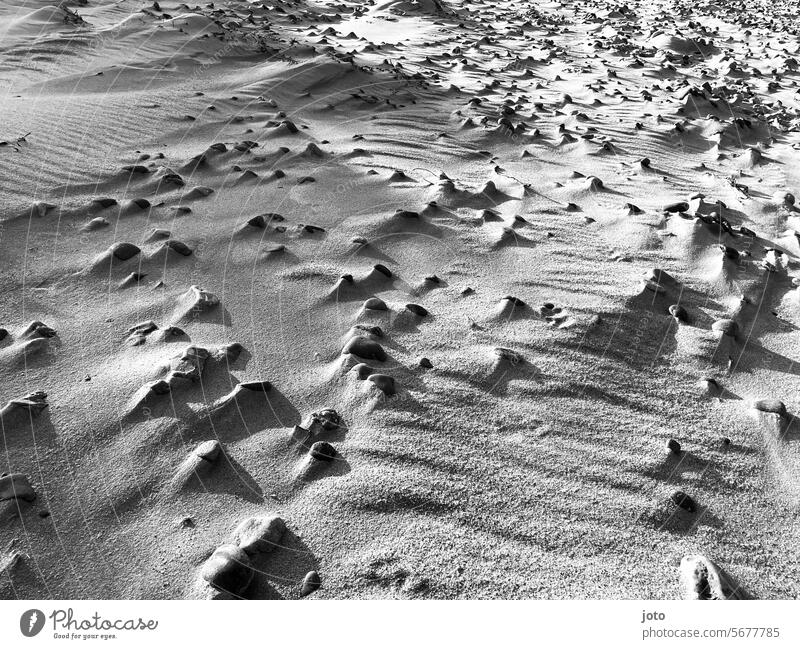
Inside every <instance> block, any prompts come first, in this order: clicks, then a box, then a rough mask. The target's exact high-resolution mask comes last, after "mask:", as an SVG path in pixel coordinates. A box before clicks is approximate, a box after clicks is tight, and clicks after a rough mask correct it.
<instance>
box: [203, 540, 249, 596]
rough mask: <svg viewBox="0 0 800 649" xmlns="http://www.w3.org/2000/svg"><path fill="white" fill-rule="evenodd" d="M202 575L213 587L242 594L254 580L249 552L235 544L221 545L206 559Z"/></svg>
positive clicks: (233, 593)
mask: <svg viewBox="0 0 800 649" xmlns="http://www.w3.org/2000/svg"><path fill="white" fill-rule="evenodd" d="M200 574H201V576H202V577H203V579H205V580H206V581H207V582H208V583H209V584H210V585H211V586H212V587H214V588H216V589H217V590H219V591H222V592H225V593H230V594H232V595H241V594H242V593H244V591H245V590H247V587H248V586H249V585H250V582H252V581H253V575H254V572H253V566H252V565H251V564H250V558H249V557H248V556H247V553H246V552H245V551H244V550H242V549H241V548H240V547H238V546H235V545H221V546H219V547H218V548H217V549H216V550H214V553H213V554H212V555H211V556H210V557H209V558H208V559H207V560H206V562H205V563H204V564H203V568H202V570H201V573H200Z"/></svg>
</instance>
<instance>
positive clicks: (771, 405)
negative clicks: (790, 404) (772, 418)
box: [753, 399, 786, 417]
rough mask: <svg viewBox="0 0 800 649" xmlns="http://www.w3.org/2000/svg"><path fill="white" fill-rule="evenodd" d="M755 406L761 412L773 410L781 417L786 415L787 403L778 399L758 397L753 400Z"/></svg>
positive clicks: (772, 411)
mask: <svg viewBox="0 0 800 649" xmlns="http://www.w3.org/2000/svg"><path fill="white" fill-rule="evenodd" d="M753 408H755V409H756V410H760V411H761V412H771V413H773V414H776V415H780V416H781V417H785V416H786V405H785V404H784V403H783V401H779V400H778V399H758V400H756V401H754V402H753Z"/></svg>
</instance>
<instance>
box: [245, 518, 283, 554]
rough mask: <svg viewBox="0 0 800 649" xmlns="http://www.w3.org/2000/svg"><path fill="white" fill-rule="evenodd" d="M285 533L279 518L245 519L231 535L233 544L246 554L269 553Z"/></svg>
mask: <svg viewBox="0 0 800 649" xmlns="http://www.w3.org/2000/svg"><path fill="white" fill-rule="evenodd" d="M285 531H286V523H284V522H283V519H282V518H281V517H280V516H262V517H251V518H246V519H245V520H243V521H242V522H241V523H239V526H238V527H237V528H236V531H235V532H234V533H233V537H234V542H235V543H236V545H237V546H239V548H240V549H241V550H243V551H244V552H246V553H247V554H255V553H257V552H271V551H272V549H273V548H274V547H275V546H276V545H277V544H278V543H279V542H280V540H281V538H282V537H283V533H284V532H285Z"/></svg>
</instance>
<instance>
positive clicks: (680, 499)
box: [672, 491, 697, 512]
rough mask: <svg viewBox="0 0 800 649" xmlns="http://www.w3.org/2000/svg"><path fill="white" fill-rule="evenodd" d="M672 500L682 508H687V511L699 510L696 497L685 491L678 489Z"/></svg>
mask: <svg viewBox="0 0 800 649" xmlns="http://www.w3.org/2000/svg"><path fill="white" fill-rule="evenodd" d="M672 502H674V503H675V504H676V505H677V506H678V507H680V508H681V509H685V510H686V511H687V512H696V511H697V503H696V502H695V501H694V498H692V497H691V496H690V495H689V494H687V493H684V492H683V491H676V492H675V493H674V494H672Z"/></svg>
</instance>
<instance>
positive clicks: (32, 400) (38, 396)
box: [0, 390, 48, 424]
mask: <svg viewBox="0 0 800 649" xmlns="http://www.w3.org/2000/svg"><path fill="white" fill-rule="evenodd" d="M47 406H48V404H47V394H46V393H44V392H42V391H41V390H40V391H38V392H31V393H30V394H27V395H25V396H24V397H20V398H18V399H12V400H11V401H9V402H8V403H7V404H6V405H5V406H3V408H2V410H0V420H3V423H4V424H5V423H6V420H9V419H11V418H12V415H13V414H14V413H17V412H24V413H28V415H27V416H28V417H36V416H38V415H39V413H40V412H42V410H44V409H45V408H47Z"/></svg>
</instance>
